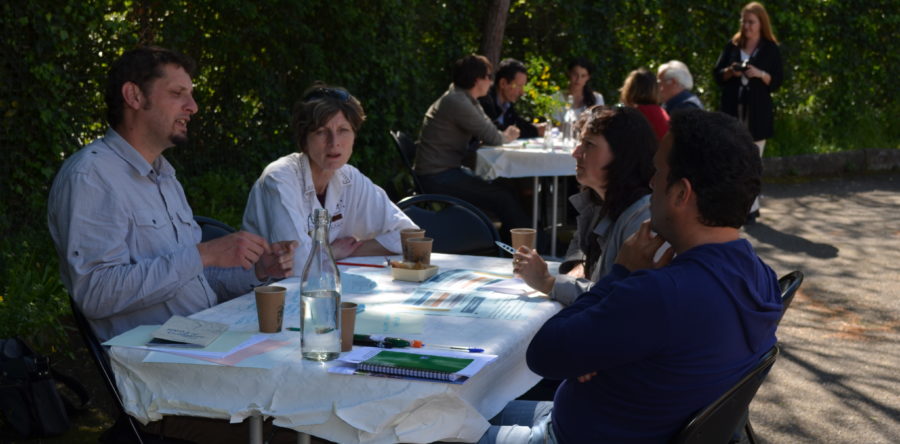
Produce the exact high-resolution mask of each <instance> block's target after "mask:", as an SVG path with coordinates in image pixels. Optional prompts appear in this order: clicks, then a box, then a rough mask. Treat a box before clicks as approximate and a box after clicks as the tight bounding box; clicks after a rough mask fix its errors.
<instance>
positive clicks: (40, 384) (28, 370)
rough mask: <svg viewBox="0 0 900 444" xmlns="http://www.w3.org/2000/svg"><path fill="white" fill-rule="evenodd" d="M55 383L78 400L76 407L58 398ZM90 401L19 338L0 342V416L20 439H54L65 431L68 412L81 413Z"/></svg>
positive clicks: (79, 386) (67, 428) (68, 401)
mask: <svg viewBox="0 0 900 444" xmlns="http://www.w3.org/2000/svg"><path fill="white" fill-rule="evenodd" d="M57 382H59V383H62V384H63V385H65V387H67V388H68V389H69V390H71V391H72V392H73V393H75V395H76V396H77V397H78V398H79V404H77V405H76V404H74V403H72V402H71V401H70V400H69V399H68V398H63V397H61V396H60V393H59V391H58V390H57V387H56V384H57ZM89 400H90V396H89V395H88V392H87V390H85V388H84V386H82V385H81V384H80V383H79V382H78V381H76V380H75V379H73V378H71V377H69V376H66V375H63V374H62V373H59V372H57V371H56V370H53V369H52V368H50V358H48V357H46V356H41V355H38V354H36V353H34V351H32V350H31V348H30V347H28V345H27V344H25V342H24V341H22V340H21V339H19V338H11V339H0V415H2V416H3V418H4V420H5V422H6V423H7V424H8V425H10V426H12V428H13V429H14V430H15V431H16V433H18V434H19V435H20V436H21V437H22V438H41V437H48V436H55V435H60V434H62V433H65V432H66V431H67V430H69V427H70V423H69V415H68V413H67V411H66V407H67V406H68V407H69V408H70V409H83V408H84V407H85V405H86V404H87V403H88V401H89Z"/></svg>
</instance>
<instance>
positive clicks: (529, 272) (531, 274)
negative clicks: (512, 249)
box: [513, 247, 556, 294]
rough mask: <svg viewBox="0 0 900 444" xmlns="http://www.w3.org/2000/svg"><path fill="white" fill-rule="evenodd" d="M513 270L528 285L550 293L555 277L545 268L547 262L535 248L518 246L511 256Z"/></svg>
mask: <svg viewBox="0 0 900 444" xmlns="http://www.w3.org/2000/svg"><path fill="white" fill-rule="evenodd" d="M513 272H514V273H515V274H517V275H519V276H520V277H521V278H522V280H523V281H525V283H526V284H528V286H529V287H531V288H533V289H535V290H537V291H540V292H543V293H544V294H550V292H551V291H552V290H553V284H554V283H556V279H555V278H554V277H553V276H551V275H550V271H549V270H547V263H546V262H544V259H542V258H541V256H540V255H538V253H537V250H531V249H529V248H528V247H519V250H518V251H516V254H515V255H514V256H513Z"/></svg>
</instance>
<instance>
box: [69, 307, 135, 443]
mask: <svg viewBox="0 0 900 444" xmlns="http://www.w3.org/2000/svg"><path fill="white" fill-rule="evenodd" d="M69 303H70V304H71V305H72V316H73V317H74V318H75V325H76V326H78V331H79V332H81V339H82V341H84V347H85V348H87V351H88V353H89V354H90V355H91V359H93V360H94V364H96V365H97V370H99V371H100V377H101V379H103V384H104V385H105V386H106V390H107V391H108V392H109V395H110V397H112V399H113V401H115V404H116V410H118V414H119V417H123V418H126V419H127V420H128V424H129V425H130V426H131V427H130V428H131V431H132V432H133V433H134V435H133V437H134V438H135V440H136V441H137V442H143V440H142V436H141V433H140V432H139V431H138V429H137V426H136V425H135V424H134V420H133V419H132V418H131V416H129V415H128V414H127V413H126V412H125V407H124V405H123V404H122V398H121V396H119V389H118V388H117V387H116V379H115V377H114V376H113V372H112V366H111V365H110V363H109V356H107V354H106V350H104V349H103V345H101V344H100V339H98V338H97V335H96V334H94V329H93V328H92V327H91V324H90V323H89V322H88V320H87V318H85V317H84V314H82V313H81V309H80V308H78V304H76V303H75V300H74V299H72V297H71V296H70V297H69Z"/></svg>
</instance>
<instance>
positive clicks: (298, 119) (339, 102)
mask: <svg viewBox="0 0 900 444" xmlns="http://www.w3.org/2000/svg"><path fill="white" fill-rule="evenodd" d="M338 112H342V113H344V117H346V118H347V121H349V122H350V126H352V127H353V133H354V134H355V133H357V132H359V127H360V126H362V123H363V121H365V120H366V115H365V113H364V112H363V108H362V105H361V104H360V103H359V100H356V97H353V96H352V95H350V93H349V92H347V90H346V89H344V88H340V87H329V86H327V85H326V84H324V83H322V82H316V83H314V84H313V85H312V86H311V87H309V88H307V90H306V91H304V92H303V96H302V97H301V98H300V100H298V101H297V103H295V104H294V112H293V114H292V115H291V132H292V133H293V135H294V142H295V143H296V144H297V147H298V148H299V151H300V152H304V151H305V150H306V136H307V135H308V134H309V133H311V132H313V131H315V130H317V129H319V128H321V127H323V126H324V125H325V124H326V123H328V120H329V119H331V118H332V117H334V115H335V114H337V113H338Z"/></svg>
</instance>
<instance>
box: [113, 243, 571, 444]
mask: <svg viewBox="0 0 900 444" xmlns="http://www.w3.org/2000/svg"><path fill="white" fill-rule="evenodd" d="M353 261H354V262H367V263H378V262H384V258H381V257H379V258H354V259H353ZM432 263H433V264H436V265H438V266H440V267H441V268H442V270H448V269H452V268H467V269H472V270H480V271H490V272H497V273H509V272H510V269H511V263H510V260H509V259H501V258H488V257H475V256H456V255H444V254H434V255H433V257H432ZM342 269H343V270H344V272H345V273H346V272H352V273H354V274H365V275H366V276H367V277H369V278H371V279H372V280H374V281H375V282H377V284H378V287H377V290H376V292H373V293H371V294H359V295H353V294H345V295H344V300H350V301H354V302H360V303H365V304H367V305H374V304H376V303H379V302H384V301H390V300H395V301H398V302H400V301H402V300H404V299H405V298H406V297H408V295H409V293H410V292H411V291H412V290H413V289H414V288H415V287H416V284H414V283H407V282H401V281H394V280H392V278H391V277H390V274H389V270H388V269H383V268H369V267H349V268H348V267H342ZM551 271H552V270H551ZM281 285H284V286H285V287H287V288H288V298H299V295H298V289H299V283H298V281H297V279H288V280H285V281H282V283H281ZM252 297H253V296H252V294H247V295H244V296H241V297H239V298H237V299H234V300H232V301H229V302H226V303H224V304H220V305H218V306H216V307H212V308H210V309H208V310H205V311H203V312H201V313H198V314H196V315H194V316H192V317H195V318H199V319H206V320H215V321H218V322H229V319H228V318H227V317H225V318H223V316H225V315H224V314H227V313H229V312H233V311H234V309H235V307H238V306H240V305H242V304H243V305H244V306H253V302H252V299H251V298H252ZM520 299H522V300H523V301H526V302H528V303H529V310H528V312H529V313H530V316H529V317H528V319H525V320H503V319H481V318H468V317H456V316H435V315H425V322H424V328H423V331H422V334H420V335H404V337H407V338H409V339H420V340H422V341H423V342H425V343H426V344H427V343H429V342H433V343H439V344H454V345H455V344H465V345H471V346H479V347H482V348H484V349H485V350H486V352H487V353H491V354H496V355H497V356H498V358H497V359H496V360H495V361H494V362H492V363H491V364H489V365H488V366H487V367H485V368H484V369H483V370H482V371H481V372H479V373H478V374H476V375H475V376H474V377H472V378H471V379H469V380H468V381H467V382H466V383H464V384H461V385H455V384H446V383H436V382H422V381H412V380H405V379H391V378H380V377H368V376H355V375H337V374H330V373H327V371H326V369H327V367H329V366H330V365H334V363H335V361H332V362H331V363H319V362H313V361H306V360H303V359H301V357H300V350H299V340H300V335H299V333H293V332H285V333H282V334H283V335H288V336H289V337H292V339H291V341H292V342H291V347H293V348H294V349H293V350H292V351H291V352H290V354H289V355H288V358H287V359H285V360H284V361H283V362H279V363H278V365H276V366H275V367H274V368H272V369H258V368H242V367H228V366H212V365H189V364H171V363H151V362H143V360H144V358H145V357H146V356H147V354H148V352H147V351H145V350H140V349H133V348H124V347H112V348H111V349H110V357H111V361H112V364H113V368H114V371H115V374H116V376H117V378H116V382H117V384H118V386H119V389H120V391H121V393H122V397H123V401H124V404H125V409H126V410H127V411H128V413H129V414H131V415H132V416H134V417H135V418H137V419H139V420H141V421H142V422H146V421H153V420H158V419H160V418H161V417H162V415H189V416H202V417H210V418H226V419H230V420H231V421H232V422H239V421H243V420H245V419H247V418H250V417H254V416H256V417H258V416H263V417H268V416H271V417H274V423H275V425H278V426H281V427H287V428H291V429H294V430H297V431H301V432H305V433H309V434H312V435H316V436H320V437H323V438H326V439H329V440H332V441H335V442H340V443H355V442H367V443H388V442H412V443H419V442H423V443H424V442H433V441H437V440H448V441H475V440H477V439H478V438H479V437H480V436H481V435H482V434H483V433H484V431H485V430H486V429H487V427H488V423H487V420H488V419H489V418H491V417H492V416H494V415H495V414H497V413H498V412H499V411H500V410H501V409H502V408H503V407H504V406H505V405H506V404H507V402H509V401H510V400H512V399H515V398H516V397H518V396H519V395H521V394H523V393H525V392H526V391H527V390H528V389H529V388H531V387H532V386H533V385H534V384H536V383H537V381H538V380H539V379H540V377H538V376H537V375H535V374H534V373H532V372H531V371H530V370H528V368H527V366H526V365H525V360H524V355H525V350H526V348H527V346H528V343H529V342H530V340H531V338H532V336H533V335H534V333H535V332H536V331H537V330H538V329H539V328H540V327H541V325H543V323H544V321H546V320H547V319H548V318H549V317H550V316H552V315H553V314H554V313H556V312H557V311H558V310H559V309H560V306H559V304H557V303H556V302H553V301H550V300H548V299H546V298H545V297H539V296H534V297H525V296H522V297H520ZM298 324H299V317H298V314H297V313H296V312H293V313H289V312H286V313H285V326H296V325H298ZM256 328H257V327H256V326H255V325H252V326H247V325H239V326H235V327H233V329H249V330H255V329H256Z"/></svg>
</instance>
